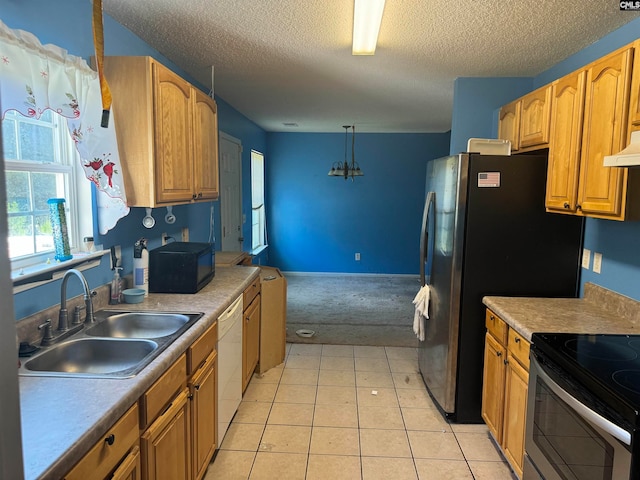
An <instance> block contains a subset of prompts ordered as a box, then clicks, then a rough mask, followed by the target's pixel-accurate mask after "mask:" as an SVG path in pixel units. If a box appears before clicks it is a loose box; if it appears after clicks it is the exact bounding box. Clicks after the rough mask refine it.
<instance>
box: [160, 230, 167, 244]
mask: <svg viewBox="0 0 640 480" xmlns="http://www.w3.org/2000/svg"><path fill="white" fill-rule="evenodd" d="M161 241H162V245H166V244H167V234H166V233H163V234H162V237H161Z"/></svg>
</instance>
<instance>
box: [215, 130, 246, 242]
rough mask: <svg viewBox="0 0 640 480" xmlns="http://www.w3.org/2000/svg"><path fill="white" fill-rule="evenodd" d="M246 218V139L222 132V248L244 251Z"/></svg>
mask: <svg viewBox="0 0 640 480" xmlns="http://www.w3.org/2000/svg"><path fill="white" fill-rule="evenodd" d="M242 220H243V218H242V143H241V142H240V140H238V139H237V138H234V137H232V136H231V135H227V134H226V133H224V132H220V221H221V225H220V227H221V228H220V230H221V234H222V242H221V245H220V249H221V251H223V252H241V251H242V245H243V241H244V238H243V236H242V224H243V221H242Z"/></svg>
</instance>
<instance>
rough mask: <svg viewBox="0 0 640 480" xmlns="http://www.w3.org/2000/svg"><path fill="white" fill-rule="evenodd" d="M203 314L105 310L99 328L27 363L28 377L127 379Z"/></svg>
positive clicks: (99, 315)
mask: <svg viewBox="0 0 640 480" xmlns="http://www.w3.org/2000/svg"><path fill="white" fill-rule="evenodd" d="M202 315H203V314H202V313H175V312H151V311H135V312H122V311H115V310H101V311H98V312H96V313H95V320H96V323H95V324H91V325H87V326H85V327H84V328H83V330H82V331H81V332H79V333H78V334H76V335H74V336H72V337H70V338H69V339H68V340H65V341H61V342H60V343H58V344H54V345H52V346H50V347H46V348H43V349H42V351H40V352H38V353H37V354H36V355H34V356H33V357H32V358H30V359H29V360H27V361H26V362H23V364H22V367H20V369H19V373H20V375H25V376H57V377H86V378H129V377H133V376H135V375H136V374H138V373H139V372H140V371H141V370H142V369H143V368H144V367H146V366H147V365H148V364H149V363H150V362H151V361H152V360H153V359H154V358H156V357H157V356H158V355H159V354H160V353H161V352H162V351H163V350H164V349H165V348H166V347H168V346H169V345H170V344H171V343H172V342H173V341H174V340H175V339H177V338H178V337H179V336H180V335H182V334H183V333H184V332H185V331H186V330H187V329H189V327H191V326H192V325H193V324H194V323H195V322H196V321H197V320H198V319H199V318H200V317H202Z"/></svg>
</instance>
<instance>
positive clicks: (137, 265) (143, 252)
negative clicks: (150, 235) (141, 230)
mask: <svg viewBox="0 0 640 480" xmlns="http://www.w3.org/2000/svg"><path fill="white" fill-rule="evenodd" d="M133 288H141V289H143V290H144V296H145V297H146V296H148V295H149V251H148V250H147V239H146V238H141V239H140V240H138V241H137V242H136V243H135V244H134V246H133Z"/></svg>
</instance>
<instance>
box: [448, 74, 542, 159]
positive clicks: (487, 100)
mask: <svg viewBox="0 0 640 480" xmlns="http://www.w3.org/2000/svg"><path fill="white" fill-rule="evenodd" d="M532 85H533V80H532V79H531V78H469V77H461V78H457V79H456V81H455V83H454V92H453V119H452V122H451V146H450V153H451V154H452V155H454V154H457V153H460V152H466V151H467V142H468V141H469V139H470V138H497V137H498V110H499V108H500V106H502V105H504V104H505V103H509V102H510V101H512V100H515V99H516V98H518V97H521V96H522V95H524V94H525V93H527V92H530V91H531V90H532V88H531V87H532ZM496 105H497V107H496ZM489 114H491V115H492V116H491V117H489V118H488V115H489Z"/></svg>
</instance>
